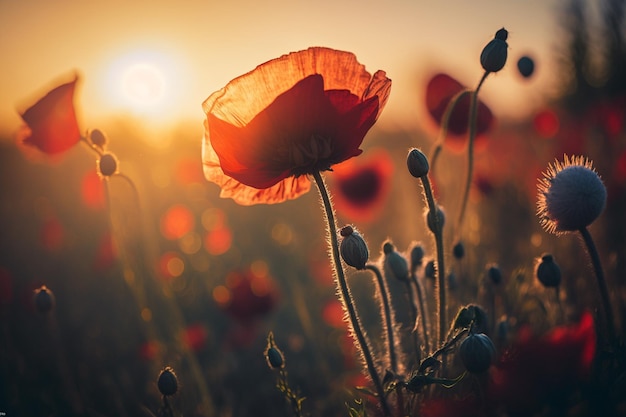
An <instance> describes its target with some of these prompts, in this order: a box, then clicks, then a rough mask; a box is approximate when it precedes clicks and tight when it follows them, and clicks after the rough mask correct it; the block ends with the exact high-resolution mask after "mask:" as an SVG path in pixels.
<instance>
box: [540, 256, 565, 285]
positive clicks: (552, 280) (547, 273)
mask: <svg viewBox="0 0 626 417" xmlns="http://www.w3.org/2000/svg"><path fill="white" fill-rule="evenodd" d="M535 275H536V276H537V279H538V280H539V282H541V284H543V286H544V287H547V288H554V287H558V286H559V285H560V284H561V268H560V267H559V265H558V264H557V263H556V262H554V258H553V257H552V255H550V254H544V255H542V256H541V261H540V262H538V263H537V269H536V270H535Z"/></svg>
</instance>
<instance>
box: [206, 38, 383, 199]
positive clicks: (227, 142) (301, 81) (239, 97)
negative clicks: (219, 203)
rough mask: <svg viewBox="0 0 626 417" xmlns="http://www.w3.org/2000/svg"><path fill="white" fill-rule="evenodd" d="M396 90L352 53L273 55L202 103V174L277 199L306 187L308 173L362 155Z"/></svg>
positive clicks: (228, 187) (248, 195)
mask: <svg viewBox="0 0 626 417" xmlns="http://www.w3.org/2000/svg"><path fill="white" fill-rule="evenodd" d="M390 89H391V80H390V79H389V78H387V77H386V75H385V72H384V71H377V72H376V73H375V74H374V75H373V76H372V75H370V74H369V73H368V72H367V71H366V70H365V67H364V66H363V65H361V64H359V63H358V61H357V60H356V57H355V56H354V55H353V54H352V53H349V52H342V51H336V50H333V49H329V48H321V47H315V48H309V49H307V50H304V51H300V52H293V53H291V54H288V55H284V56H282V57H280V58H277V59H274V60H271V61H268V62H266V63H264V64H262V65H260V66H258V67H257V68H256V69H254V70H253V71H251V72H249V73H247V74H245V75H242V76H240V77H238V78H236V79H234V80H232V81H231V82H230V83H228V84H227V85H226V87H224V88H223V89H221V90H219V91H217V92H215V93H213V94H212V95H211V96H210V97H209V98H208V99H207V100H206V101H205V102H204V103H203V109H204V111H205V113H206V115H207V118H206V120H205V136H204V142H203V162H204V174H205V177H206V178H207V180H209V181H212V182H215V183H216V184H218V185H219V186H220V187H221V188H222V191H221V196H222V197H230V198H233V199H234V200H235V201H237V202H238V203H240V204H244V205H250V204H258V203H278V202H281V201H285V200H288V199H293V198H296V197H298V196H300V195H301V194H303V193H305V192H307V191H308V190H309V188H310V182H309V180H308V178H306V175H305V174H311V173H313V172H316V171H323V170H327V169H329V168H330V166H331V165H334V164H337V163H339V162H342V161H345V160H346V159H348V158H351V157H353V156H356V155H359V154H360V153H361V150H360V149H359V146H360V145H361V142H362V141H363V137H364V136H365V134H366V133H367V131H368V130H369V129H370V128H371V127H372V125H373V124H374V123H375V122H376V119H377V118H378V116H379V115H380V112H381V111H382V109H383V107H384V106H385V103H386V101H387V98H388V96H389V92H390Z"/></svg>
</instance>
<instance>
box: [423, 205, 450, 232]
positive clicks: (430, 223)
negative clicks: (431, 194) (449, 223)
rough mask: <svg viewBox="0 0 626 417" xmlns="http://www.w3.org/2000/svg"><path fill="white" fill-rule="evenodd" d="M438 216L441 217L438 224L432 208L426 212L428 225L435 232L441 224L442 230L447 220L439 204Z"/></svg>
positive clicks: (440, 228)
mask: <svg viewBox="0 0 626 417" xmlns="http://www.w3.org/2000/svg"><path fill="white" fill-rule="evenodd" d="M437 218H438V219H439V222H438V223H439V224H438V225H436V224H435V216H433V212H432V211H431V210H428V211H427V212H426V224H427V225H428V228H429V229H430V231H431V232H433V233H436V231H437V226H439V230H442V229H443V225H444V224H445V222H446V215H445V213H444V211H443V209H442V208H441V207H439V206H437Z"/></svg>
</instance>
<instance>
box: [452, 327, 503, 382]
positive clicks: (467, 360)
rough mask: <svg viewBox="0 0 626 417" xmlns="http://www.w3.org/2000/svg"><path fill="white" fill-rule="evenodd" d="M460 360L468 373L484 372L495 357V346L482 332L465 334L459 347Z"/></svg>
mask: <svg viewBox="0 0 626 417" xmlns="http://www.w3.org/2000/svg"><path fill="white" fill-rule="evenodd" d="M459 356H460V358H461V362H463V365H464V366H465V369H467V370H468V371H469V372H470V373H473V374H479V373H482V372H485V371H486V370H487V369H489V367H490V366H491V364H492V363H493V361H494V360H495V357H496V347H495V346H494V345H493V342H492V341H491V339H490V338H489V336H487V335H486V334H484V333H478V334H476V333H472V334H470V335H469V336H467V337H466V338H465V339H464V340H463V342H461V346H460V347H459Z"/></svg>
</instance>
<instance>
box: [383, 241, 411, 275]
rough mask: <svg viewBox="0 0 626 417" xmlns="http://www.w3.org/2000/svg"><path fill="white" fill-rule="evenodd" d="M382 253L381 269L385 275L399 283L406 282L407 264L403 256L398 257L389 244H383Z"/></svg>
mask: <svg viewBox="0 0 626 417" xmlns="http://www.w3.org/2000/svg"><path fill="white" fill-rule="evenodd" d="M383 253H384V260H383V267H384V269H385V274H387V275H388V276H392V277H394V278H396V279H398V280H400V281H408V279H409V264H408V262H407V261H406V259H405V258H404V256H402V255H400V254H399V253H398V252H397V251H396V250H395V248H394V247H393V244H392V243H391V242H385V244H384V245H383Z"/></svg>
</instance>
